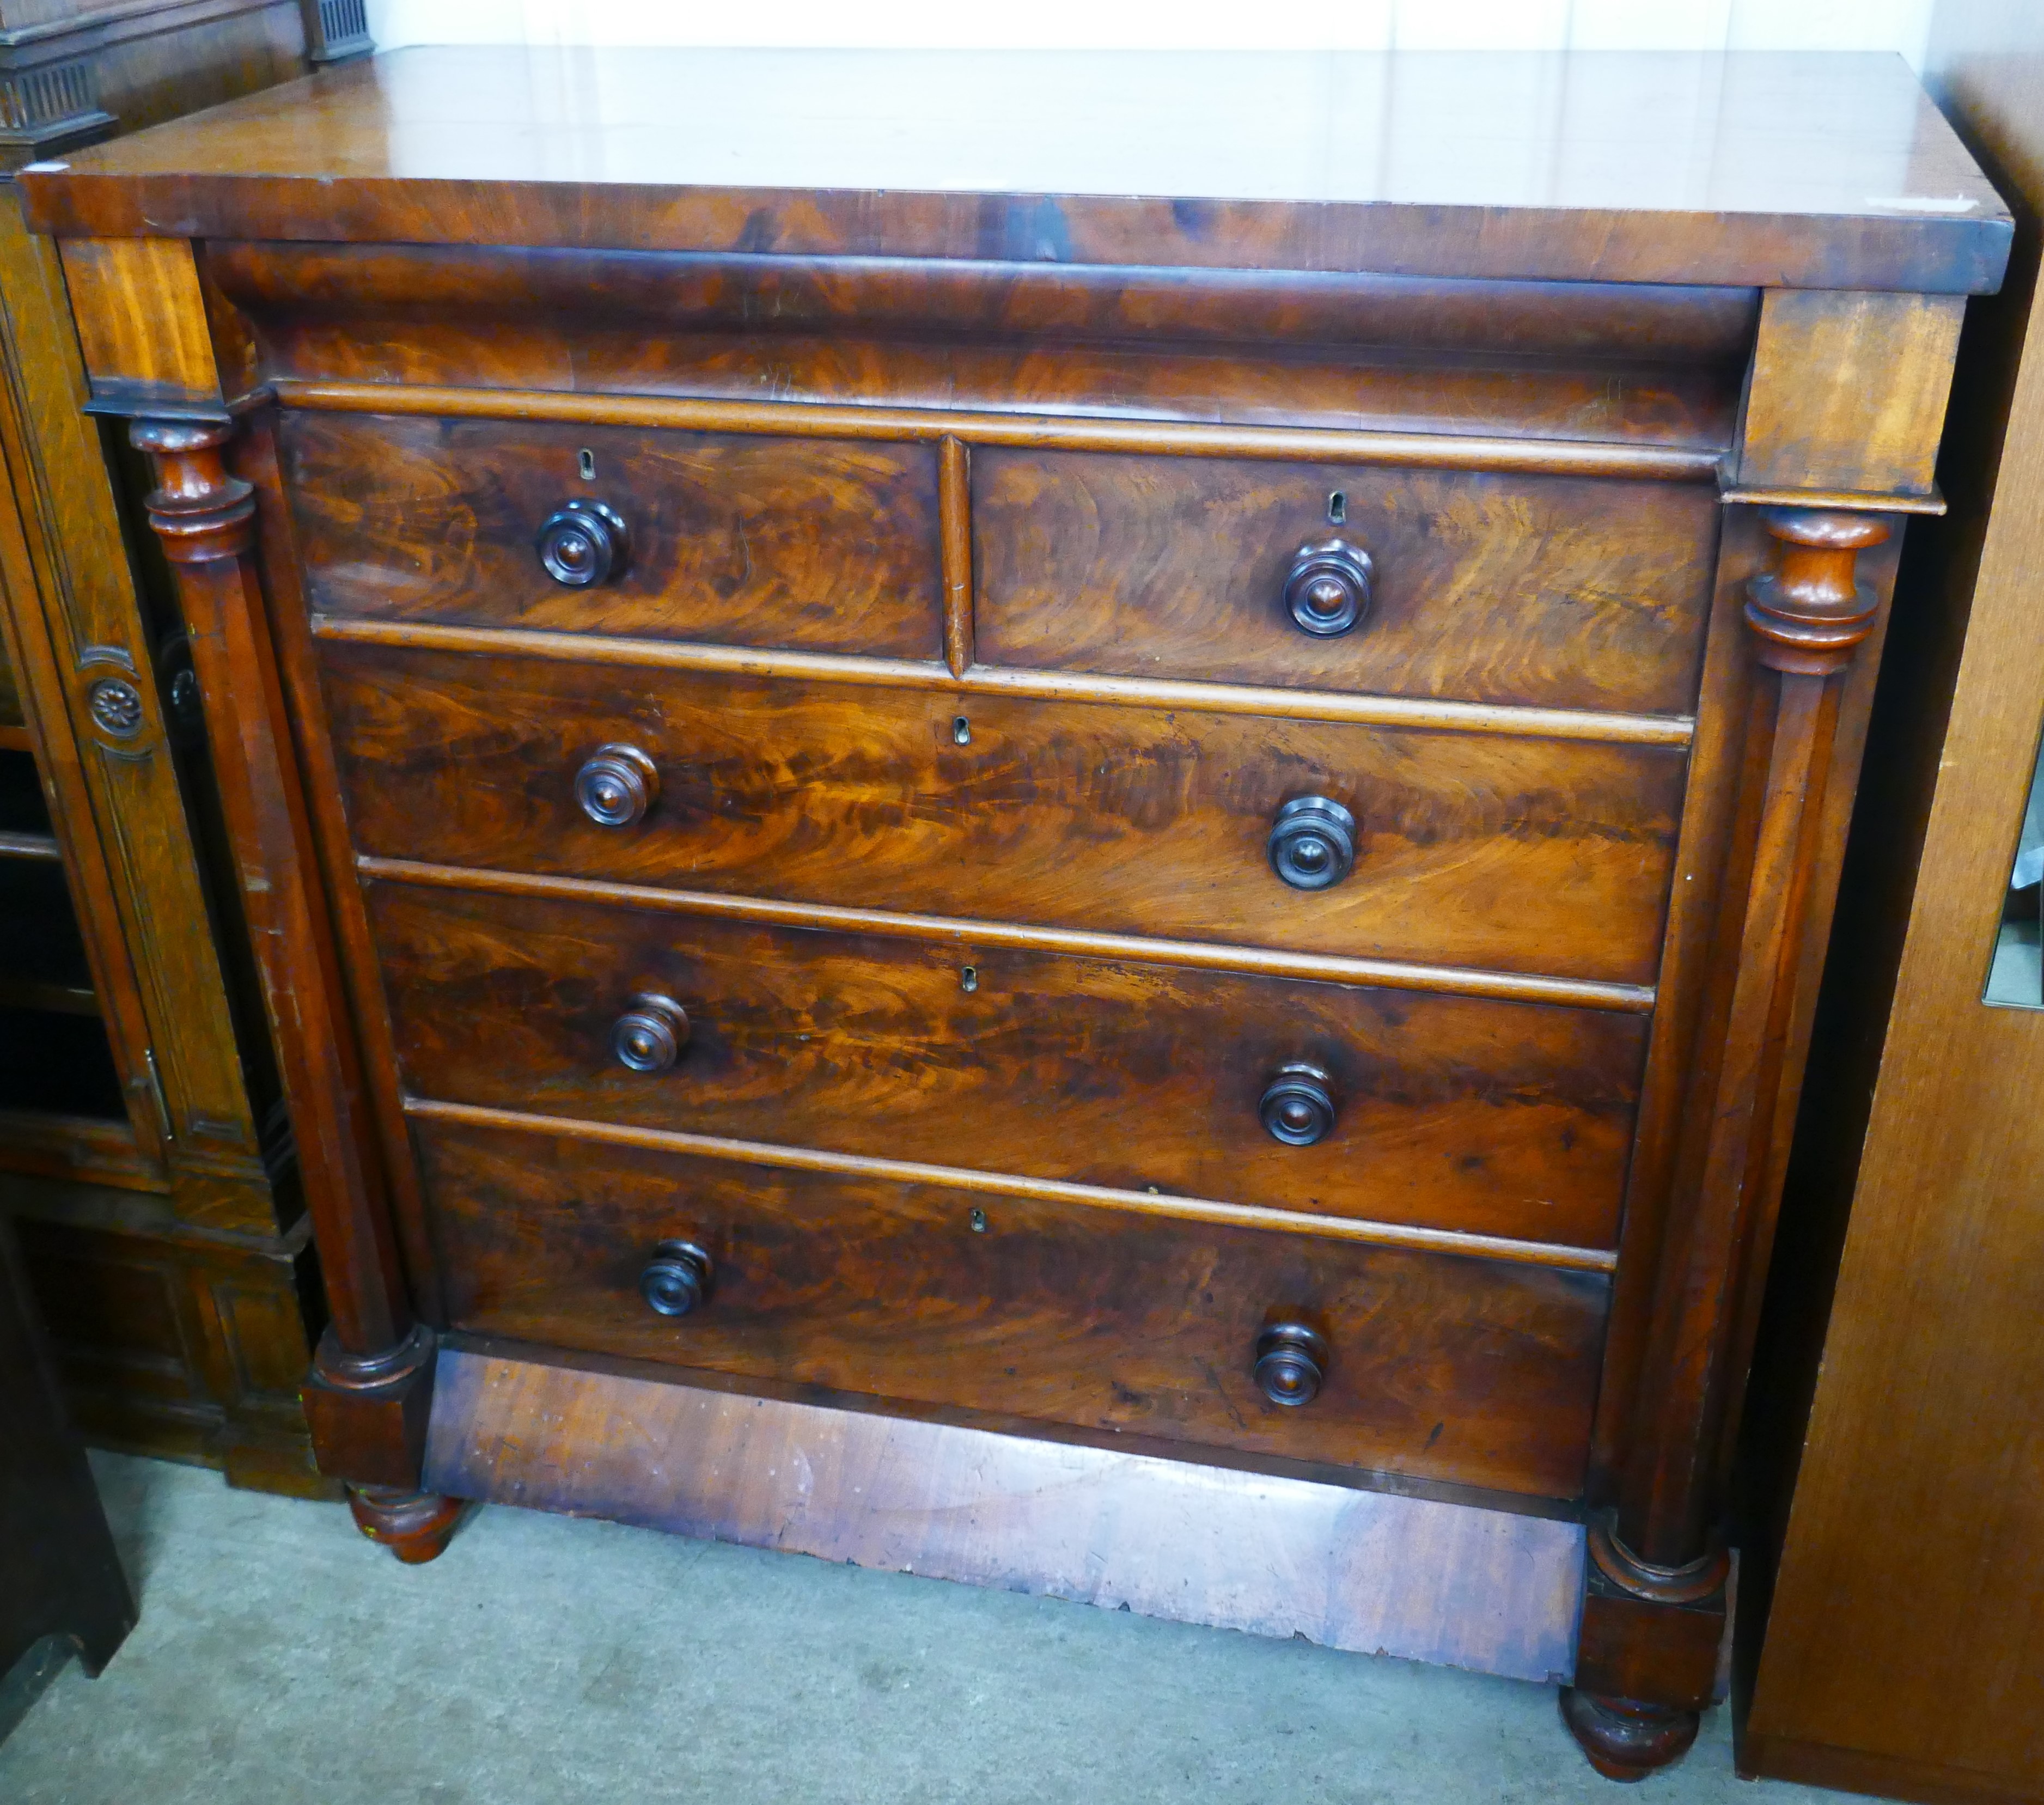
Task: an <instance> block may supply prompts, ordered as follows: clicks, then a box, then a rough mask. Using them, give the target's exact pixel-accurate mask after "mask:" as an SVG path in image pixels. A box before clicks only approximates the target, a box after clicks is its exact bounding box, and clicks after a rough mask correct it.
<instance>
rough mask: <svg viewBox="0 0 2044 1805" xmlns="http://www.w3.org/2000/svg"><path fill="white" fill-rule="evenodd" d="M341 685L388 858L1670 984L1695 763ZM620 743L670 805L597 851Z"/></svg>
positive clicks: (650, 679)
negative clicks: (1320, 808) (1278, 851)
mask: <svg viewBox="0 0 2044 1805" xmlns="http://www.w3.org/2000/svg"><path fill="white" fill-rule="evenodd" d="M323 667H324V674H325V687H326V693H327V697H328V708H329V712H330V714H331V717H332V722H333V728H334V733H335V736H336V744H337V750H338V753H339V762H340V772H341V777H342V780H343V782H344V785H345V787H346V789H347V792H348V812H349V815H350V817H351V820H352V823H353V825H354V831H355V836H356V839H357V843H358V845H359V847H360V848H361V850H363V851H366V852H369V853H371V854H379V855H383V856H388V857H393V858H412V859H418V860H423V861H428V862H441V863H449V864H468V865H480V866H499V867H503V868H506V869H513V870H529V871H536V872H542V873H555V874H564V875H571V876H582V877H593V878H611V879H617V880H621V881H631V882H636V883H644V884H654V885H667V886H670V887H673V888H677V889H693V890H705V891H724V892H738V893H748V894H753V895H759V896H770V897H780V898H783V899H790V900H795V901H810V902H822V903H833V904H851V905H857V906H866V907H882V908H892V909H897V910H904V911H909V912H928V913H934V914H939V915H951V916H966V917H971V918H978V919H986V920H1014V921H1021V922H1028V923H1037V924H1050V925H1056V926H1069V927H1079V928H1091V929H1097V930H1104V931H1113V932H1122V933H1131V934H1143V935H1165V936H1175V937H1183V938H1190V939H1207V940H1214V941H1222V942H1227V943H1236V944H1248V945H1258V946H1268V947H1281V948H1288V949H1293V950H1297V951H1306V952H1313V953H1325V954H1347V955H1351V956H1374V957H1382V958H1404V959H1411V960H1417V961H1422V962H1435V963H1440V964H1445V965H1450V966H1481V967H1487V968H1492V969H1496V970H1504V971H1511V972H1530V973H1536V974H1541V973H1544V974H1551V975H1554V976H1558V977H1576V978H1589V979H1604V980H1609V981H1617V982H1621V983H1643V982H1647V981H1651V979H1652V977H1653V976H1654V970H1655V966H1656V962H1657V959H1658V951H1659V946H1660V939H1661V923H1662V910H1663V908H1664V906H1665V904H1666V893H1667V888H1668V883H1669V871H1670V868H1671V865H1672V862H1673V850H1674V844H1675V832H1676V820H1677V812H1678V810H1679V807H1680V804H1681V783H1682V774H1683V769H1684V760H1683V757H1682V755H1681V751H1679V749H1677V748H1673V747H1659V746H1640V745H1606V744H1598V743H1589V742H1583V741H1550V740H1542V739H1530V738H1525V737H1520V736H1516V735H1505V734H1493V733H1461V732H1422V731H1415V730H1407V729H1399V730H1393V729H1390V728H1378V727H1367V726H1356V725H1346V724H1344V725H1333V724H1326V723H1322V722H1314V721H1293V720H1268V719H1262V718H1258V717H1253V716H1239V715H1224V714H1202V713H1198V712H1193V711H1192V710H1189V709H1177V710H1171V711H1165V710H1159V709H1139V708H1132V707H1125V706H1120V705H1101V704H1093V703H1079V702H1050V701H1036V700H1033V699H1029V700H1020V699H1015V698H1009V697H999V698H996V697H972V698H970V700H969V701H968V700H965V699H961V698H960V697H957V696H955V695H946V694H943V693H928V692H923V691H918V690H914V689H893V688H889V687H886V686H877V685H876V686H867V685H859V684H852V683H843V682H830V683H823V682H816V683H805V682H790V681H774V680H770V679H764V678H749V677H747V678H740V677H729V676H724V675H721V674H718V675H710V674H701V673H697V672H690V671H675V670H651V669H645V668H639V667H632V666H613V665H598V664H586V663H581V662H567V661H554V660H548V659H517V658H512V657H502V658H499V657H494V656H493V657H483V656H477V655H473V654H460V655H451V654H447V653H440V652H423V651H415V650H409V649H406V650H399V649H395V648H391V647H382V646H377V645H369V644H363V643H354V642H348V641H328V642H327V643H325V645H324V647H323ZM961 711H962V712H961ZM620 743H628V744H629V745H630V746H631V747H633V748H635V749H636V751H638V752H639V753H640V755H643V756H644V759H645V761H646V762H647V764H648V765H649V766H651V769H652V770H653V771H654V773H655V775H656V777H657V785H658V793H657V796H656V797H655V798H654V800H653V801H652V803H651V807H650V808H648V809H647V812H645V814H644V817H643V819H640V820H637V821H636V822H634V823H632V824H627V825H623V826H615V827H606V826H601V825H598V824H596V823H595V822H594V821H593V820H591V819H590V818H589V816H587V815H586V814H585V812H583V810H582V808H580V807H579V806H578V804H577V801H576V784H577V779H578V774H579V773H580V772H581V771H582V769H583V767H584V766H585V765H586V762H587V761H589V760H590V759H591V758H593V757H594V756H595V755H597V754H599V753H600V752H601V751H602V749H603V748H605V747H606V746H610V745H615V744H620ZM1312 797H1324V798H1325V799H1326V800H1327V801H1331V802H1332V803H1334V804H1335V805H1339V807H1341V808H1344V809H1346V810H1347V811H1348V812H1349V813H1350V816H1351V817H1352V819H1353V820H1354V824H1355V829H1354V836H1353V839H1354V870H1353V871H1352V873H1351V874H1350V875H1349V876H1348V877H1347V878H1346V879H1345V880H1343V881H1340V882H1338V883H1335V884H1333V885H1331V886H1330V887H1327V888H1325V889H1297V888H1294V887H1293V886H1292V885H1289V884H1288V883H1286V882H1285V881H1282V880H1281V878H1279V876H1278V875H1277V873H1276V871H1275V870H1274V866H1273V859H1272V857H1271V842H1272V837H1273V835H1274V831H1277V830H1278V828H1280V827H1281V823H1280V822H1279V812H1280V811H1281V809H1284V808H1285V807H1286V806H1287V805H1288V804H1293V803H1297V802H1303V801H1307V800H1308V799H1310V798H1312Z"/></svg>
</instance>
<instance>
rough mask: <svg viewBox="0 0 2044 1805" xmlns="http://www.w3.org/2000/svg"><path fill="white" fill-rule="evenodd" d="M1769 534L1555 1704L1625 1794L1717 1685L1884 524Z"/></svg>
mask: <svg viewBox="0 0 2044 1805" xmlns="http://www.w3.org/2000/svg"><path fill="white" fill-rule="evenodd" d="M1761 524H1762V526H1763V527H1764V528H1765V531H1766V532H1767V533H1768V534H1769V536H1770V537H1771V538H1772V539H1773V540H1774V542H1775V548H1776V551H1775V567H1774V568H1773V570H1769V571H1768V572H1766V573H1765V574H1762V575H1761V576H1758V577H1756V578H1754V579H1753V580H1752V581H1751V582H1750V584H1749V585H1748V586H1747V593H1746V607H1745V619H1746V627H1747V628H1748V630H1749V641H1748V643H1749V645H1750V649H1751V651H1752V655H1753V656H1754V660H1755V662H1756V663H1757V664H1758V666H1759V667H1760V670H1759V680H1758V682H1756V683H1755V685H1754V692H1753V697H1752V701H1751V705H1750V712H1749V713H1748V716H1747V720H1746V751H1747V755H1748V756H1747V760H1746V769H1747V770H1748V771H1749V772H1750V773H1754V774H1764V775H1760V776H1759V777H1758V782H1750V783H1749V786H1748V790H1747V793H1746V794H1745V795H1744V796H1742V797H1741V799H1740V805H1739V816H1738V818H1737V827H1736V828H1735V840H1734V844H1735V856H1734V858H1733V859H1732V860H1731V862H1729V863H1728V865H1727V874H1726V875H1727V885H1726V893H1725V895H1724V897H1723V899H1722V900H1721V901H1720V904H1719V907H1720V910H1721V911H1722V912H1724V913H1722V914H1721V916H1720V930H1719V946H1720V947H1721V948H1723V949H1724V950H1725V951H1727V953H1729V954H1731V961H1732V963H1731V970H1730V973H1729V984H1728V986H1727V985H1726V984H1725V983H1724V982H1723V980H1722V978H1721V980H1720V982H1719V998H1720V1008H1719V1011H1718V1012H1716V1014H1715V1016H1714V1017H1713V1018H1712V1019H1713V1020H1715V1021H1717V1022H1719V1023H1721V1024H1722V1025H1721V1030H1720V1031H1719V1033H1718V1034H1717V1036H1716V1039H1715V1043H1714V1045H1713V1046H1712V1047H1711V1048H1710V1049H1709V1050H1708V1056H1704V1050H1702V1049H1700V1050H1699V1052H1700V1056H1699V1057H1698V1058H1697V1059H1696V1062H1695V1067H1694V1069H1695V1071H1696V1085H1697V1092H1696V1094H1695V1095H1693V1096H1692V1097H1691V1099H1690V1110H1689V1123H1690V1125H1691V1126H1690V1131H1689V1134H1688V1135H1687V1137H1686V1139H1685V1143H1684V1153H1683V1158H1682V1161H1681V1166H1680V1169H1679V1170H1678V1176H1677V1185H1676V1189H1675V1192H1674V1195H1673V1199H1672V1208H1671V1209H1670V1212H1669V1231H1668V1241H1667V1244H1666V1247H1665V1249H1664V1250H1663V1257H1662V1266H1661V1270H1660V1273H1659V1274H1658V1281H1657V1287H1656V1292H1655V1299H1654V1319H1653V1330H1652V1333H1651V1335H1650V1338H1649V1340H1648V1343H1647V1348H1646V1359H1645V1361H1644V1363H1643V1365H1642V1375H1643V1377H1642V1384H1641V1387H1640V1396H1639V1400H1638V1403H1637V1406H1636V1408H1635V1415H1634V1419H1633V1423H1632V1431H1631V1436H1630V1438H1629V1439H1628V1442H1627V1448H1628V1455H1627V1465H1626V1467H1625V1470H1624V1473H1623V1477H1622V1480H1621V1483H1620V1487H1619V1502H1618V1504H1617V1507H1616V1509H1615V1510H1614V1511H1608V1512H1605V1513H1604V1514H1603V1515H1600V1517H1599V1518H1598V1519H1596V1520H1594V1521H1593V1523H1591V1525H1590V1528H1589V1559H1588V1561H1587V1563H1586V1573H1585V1590H1584V1600H1583V1624H1582V1634H1581V1644H1580V1647H1579V1649H1578V1653H1577V1669H1576V1684H1575V1686H1574V1687H1573V1688H1570V1689H1569V1690H1568V1691H1566V1692H1564V1693H1563V1695H1562V1715H1563V1716H1564V1717H1565V1718H1566V1719H1567V1721H1568V1723H1569V1728H1570V1730H1573V1732H1574V1734H1575V1735H1576V1737H1577V1740H1578V1741H1579V1742H1581V1744H1582V1745H1583V1748H1584V1750H1585V1753H1587V1754H1588V1755H1589V1758H1590V1760H1591V1761H1592V1763H1593V1765H1595V1766H1596V1768H1597V1769H1598V1770H1599V1771H1600V1772H1603V1773H1604V1774H1606V1775H1608V1776H1610V1777H1612V1778H1613V1779H1617V1780H1638V1779H1640V1778H1642V1777H1643V1776H1645V1775H1646V1774H1647V1773H1648V1772H1651V1771H1652V1770H1653V1769H1655V1768H1657V1767H1659V1766H1662V1765H1665V1764H1666V1763H1667V1762H1669V1761H1673V1760H1674V1759H1675V1758H1676V1757H1678V1756H1679V1755H1681V1753H1683V1751H1684V1750H1685V1749H1687V1748H1688V1747H1689V1745H1690V1743H1691V1742H1692V1741H1694V1740H1695V1738H1696V1729H1697V1723H1698V1718H1699V1714H1700V1712H1701V1711H1702V1710H1703V1709H1704V1707H1707V1706H1708V1704H1709V1703H1710V1702H1711V1698H1712V1692H1713V1691H1714V1689H1715V1680H1716V1673H1717V1659H1718V1649H1719V1643H1720V1642H1721V1641H1722V1639H1723V1631H1724V1625H1725V1619H1726V1608H1727V1607H1726V1599H1725V1584H1726V1579H1727V1573H1728V1570H1729V1566H1730V1561H1729V1557H1728V1556H1727V1553H1726V1551H1725V1549H1724V1547H1723V1544H1722V1542H1720V1541H1719V1539H1718V1538H1717V1533H1716V1523H1717V1516H1718V1512H1719V1509H1720V1507H1721V1505H1722V1500H1721V1499H1720V1498H1719V1496H1718V1495H1717V1480H1718V1475H1717V1471H1716V1466H1717V1450H1718V1448H1719V1442H1720V1436H1721V1431H1722V1430H1723V1426H1724V1419H1725V1413H1726V1411H1727V1409H1729V1408H1731V1404H1732V1402H1733V1400H1734V1399H1735V1396H1736V1394H1737V1392H1738V1391H1739V1388H1740V1385H1741V1384H1742V1381H1743V1378H1744V1374H1743V1373H1742V1372H1741V1371H1739V1370H1737V1369H1736V1368H1737V1367H1738V1365H1739V1350H1738V1349H1737V1347H1736V1346H1735V1341H1736V1330H1737V1323H1738V1320H1739V1298H1740V1292H1741V1288H1742V1283H1743V1281H1744V1279H1745V1277H1746V1265H1747V1255H1748V1253H1749V1251H1750V1246H1751V1242H1752V1238H1753V1231H1754V1226H1755V1222H1756V1218H1757V1216H1758V1213H1759V1212H1761V1211H1762V1209H1763V1208H1764V1207H1765V1200H1766V1199H1767V1198H1768V1197H1769V1196H1771V1194H1772V1193H1771V1189H1770V1187H1771V1186H1772V1185H1773V1184H1775V1183H1776V1182H1777V1181H1778V1178H1779V1174H1778V1173H1773V1172H1771V1171H1770V1169H1769V1168H1770V1165H1771V1163H1772V1162H1771V1158H1770V1154H1771V1151H1772V1147H1773V1139H1774V1134H1775V1131H1776V1127H1777V1121H1776V1115H1777V1108H1778V1105H1779V1103H1780V1100H1781V1092H1782V1089H1783V1083H1784V1079H1785V1076H1786V1075H1788V1074H1786V1073H1785V1059H1786V1055H1787V1049H1788V1039H1789V1033H1790V1027H1791V1020H1790V1018H1791V1015H1792V1011H1793V1008H1794V1005H1795V999H1796V977H1797V971H1796V962H1797V958H1798V955H1799V953H1800V947H1801V942H1802V935H1803V929H1804V920H1805V914H1806V904H1807V900H1808V889H1809V882H1810V876H1811V872H1812V867H1813V866H1814V863H1815V857H1816V835H1817V832H1818V824H1819V820H1820V818H1821V816H1822V813H1823V800H1824V791H1825V786H1826V784H1827V781H1828V779H1829V776H1830V771H1831V749H1832V744H1833V740H1834V738H1835V730H1836V726H1837V720H1838V691H1839V688H1840V683H1839V682H1838V679H1839V677H1840V675H1841V674H1842V672H1843V671H1845V670H1846V668H1847V667H1848V666H1850V664H1851V662H1852V661H1853V659H1854V655H1855V654H1856V653H1857V652H1858V648H1859V647H1860V646H1861V644H1862V643H1864V642H1865V639H1866V638H1867V636H1868V635H1869V634H1870V633H1871V632H1873V626H1874V623H1875V620H1876V619H1877V616H1878V614H1879V612H1880V600H1879V597H1877V595H1876V594H1875V593H1874V591H1873V590H1872V588H1871V587H1869V586H1867V585H1865V584H1862V583H1861V582H1859V581H1858V556H1859V554H1860V553H1861V551H1865V550H1868V549H1870V548H1871V547H1874V546H1877V545H1879V544H1881V543H1883V542H1884V541H1885V540H1887V538H1888V534H1889V530H1890V529H1889V527H1888V523H1887V522H1886V521H1885V520H1882V519H1881V518H1880V517H1877V516H1874V515H1868V514H1851V513H1835V512H1832V511H1830V510H1820V509H1800V508H1798V509H1790V508H1775V509H1766V510H1765V511H1763V513H1762V515H1761ZM1731 912H1736V913H1731ZM1727 917H1729V918H1728V919H1727ZM1734 931H1735V932H1734ZM1727 988H1728V990H1729V995H1728V996H1727V995H1726V994H1725V991H1726V989H1727Z"/></svg>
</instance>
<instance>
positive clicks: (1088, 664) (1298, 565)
mask: <svg viewBox="0 0 2044 1805" xmlns="http://www.w3.org/2000/svg"><path fill="white" fill-rule="evenodd" d="M972 489H973V524H974V546H975V551H976V555H977V561H978V590H977V614H978V647H979V654H980V656H981V657H982V658H983V659H985V660H987V661H988V662H989V663H994V664H1009V665H1020V666H1027V667H1029V668H1032V669H1038V670H1091V671H1101V672H1106V673H1110V674H1118V675H1123V676H1133V677H1188V678H1204V679H1208V680H1212V681H1217V682H1237V683H1258V684H1281V685H1289V684H1296V685H1302V686H1308V687H1311V688H1317V689H1354V690H1366V691H1372V692H1375V693H1381V694H1391V695H1402V696H1428V697H1456V698H1460V699H1463V700H1466V701H1485V702H1510V703H1535V704H1540V705H1546V706H1550V707H1561V708H1583V709H1639V710H1645V711H1650V712H1669V713H1680V712H1686V711H1687V710H1689V709H1693V708H1694V707H1695V706H1696V682H1697V675H1698V672H1699V670H1700V666H1701V662H1702V657H1703V641H1704V617H1705V615H1706V614H1707V613H1708V608H1709V604H1710V595H1711V581H1712V562H1713V557H1714V554H1715V550H1716V544H1717V514H1718V506H1717V497H1716V494H1715V491H1714V490H1712V488H1710V487H1709V486H1707V485H1700V484H1696V483H1671V482H1632V481H1614V480H1611V479H1598V478H1585V477H1556V476H1504V475H1496V474H1485V473H1482V472H1477V471H1445V470H1395V469H1372V468H1366V467H1344V466H1342V465H1338V464H1291V463H1262V462H1257V463H1247V462H1234V461H1231V460H1228V459H1209V458H1160V457H1124V456H1120V455H1113V456H1109V455H1101V454H1098V453H1091V452H1080V451H1067V452H1044V451H976V452H974V455H973V463H972ZM1330 546H1333V547H1339V548H1340V551H1341V553H1342V554H1343V555H1341V556H1338V558H1337V559H1336V561H1335V563H1333V564H1331V565H1328V566H1319V565H1314V564H1313V561H1312V554H1313V553H1315V552H1316V551H1320V550H1323V549H1324V548H1327V547H1330ZM1308 566H1312V570H1317V571H1319V572H1320V574H1323V575H1325V576H1327V577H1330V578H1331V579H1332V581H1333V582H1334V590H1333V592H1332V593H1330V595H1329V596H1328V597H1327V598H1325V599H1326V600H1327V601H1328V602H1329V604H1330V607H1329V608H1327V609H1325V610H1323V611H1320V612H1316V610H1315V609H1314V608H1313V607H1312V606H1311V605H1304V604H1302V607H1303V612H1304V615H1305V617H1306V620H1307V621H1308V625H1310V626H1311V627H1312V628H1315V629H1317V630H1316V631H1308V630H1306V628H1302V626H1301V624H1300V620H1299V619H1298V618H1297V617H1296V616H1295V615H1294V613H1293V609H1291V608H1290V607H1289V606H1288V605H1287V590H1288V586H1290V587H1293V589H1294V590H1297V588H1299V587H1300V586H1302V585H1303V584H1304V583H1305V582H1308V581H1309V580H1310V573H1309V571H1308ZM1343 590H1347V591H1349V592H1350V593H1346V594H1344V593H1343ZM1292 599H1293V601H1300V599H1301V598H1300V597H1299V595H1298V594H1297V593H1294V594H1293V597H1292ZM1350 609H1353V611H1354V613H1355V616H1356V618H1355V619H1354V621H1353V623H1352V624H1348V611H1349V610H1350ZM1335 628H1340V629H1342V630H1340V631H1333V630H1331V629H1335Z"/></svg>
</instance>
